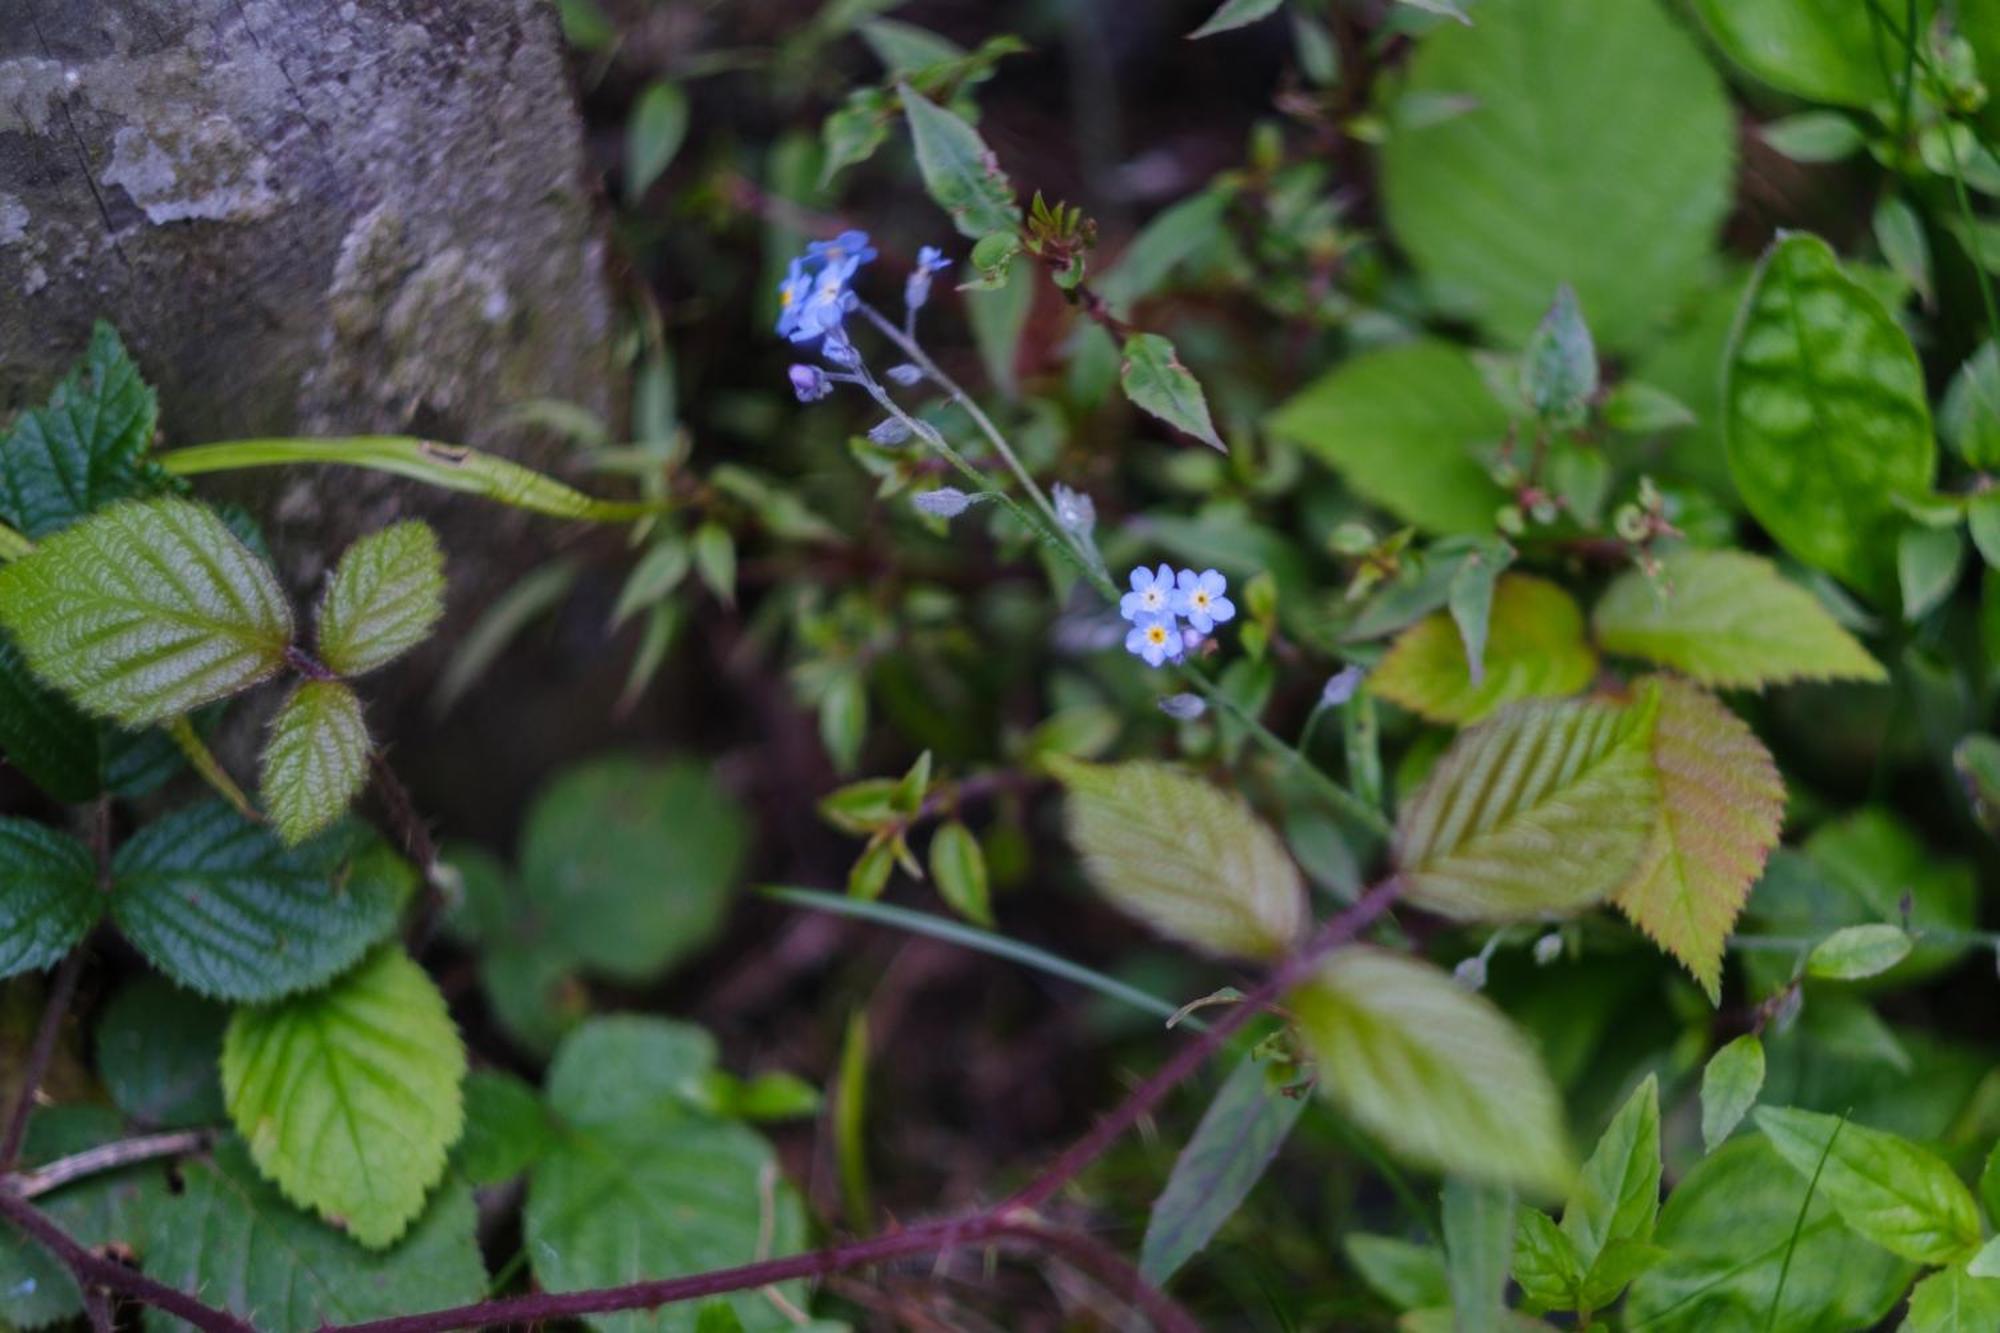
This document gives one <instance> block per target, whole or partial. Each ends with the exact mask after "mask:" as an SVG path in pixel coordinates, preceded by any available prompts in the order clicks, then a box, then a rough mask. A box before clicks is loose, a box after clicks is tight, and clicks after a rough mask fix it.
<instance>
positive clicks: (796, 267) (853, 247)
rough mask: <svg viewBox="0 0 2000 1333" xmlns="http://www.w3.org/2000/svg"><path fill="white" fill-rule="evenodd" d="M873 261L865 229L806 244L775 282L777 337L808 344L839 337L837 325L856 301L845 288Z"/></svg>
mask: <svg viewBox="0 0 2000 1333" xmlns="http://www.w3.org/2000/svg"><path fill="white" fill-rule="evenodd" d="M874 257H875V247H874V246H872V245H870V244H868V233H867V232H865V231H844V232H842V233H840V235H838V236H836V237H834V238H833V239H832V240H830V241H814V242H813V243H812V244H810V245H808V246H807V247H806V252H805V253H804V254H802V255H800V256H798V257H797V258H796V259H794V260H792V262H791V265H790V267H788V268H787V269H786V270H785V280H784V281H783V282H781V283H779V284H778V336H779V337H781V338H789V339H791V340H792V341H793V342H795V343H809V342H813V341H814V340H816V339H819V338H824V337H826V336H827V335H828V334H837V333H839V332H840V321H841V320H843V319H845V318H846V317H847V312H848V311H850V310H852V309H854V304H855V302H856V301H857V300H859V299H860V298H858V297H857V296H855V294H854V293H853V291H852V290H850V289H849V287H848V284H849V283H851V282H853V281H854V275H855V274H856V273H857V272H859V271H860V268H861V266H862V265H863V264H865V263H867V262H868V261H869V260H871V259H873V258H874Z"/></svg>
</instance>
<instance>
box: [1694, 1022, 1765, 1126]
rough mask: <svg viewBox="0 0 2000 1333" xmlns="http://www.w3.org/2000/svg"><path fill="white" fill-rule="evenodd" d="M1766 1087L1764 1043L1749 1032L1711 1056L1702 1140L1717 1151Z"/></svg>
mask: <svg viewBox="0 0 2000 1333" xmlns="http://www.w3.org/2000/svg"><path fill="white" fill-rule="evenodd" d="M1763 1090H1764V1043H1763V1041H1762V1040H1760V1039H1759V1038H1758V1036H1757V1034H1756V1033H1754V1032H1746V1033H1744V1034H1743V1035H1742V1036H1740V1037H1738V1038H1736V1040H1734V1041H1732V1042H1730V1043H1729V1044H1728V1045H1727V1046H1724V1047H1723V1048H1722V1049H1721V1050H1719V1051H1717V1052H1716V1053H1715V1054H1714V1055H1712V1056H1710V1057H1709V1061H1708V1065H1707V1066H1706V1067H1705V1068H1704V1069H1703V1070H1702V1071H1701V1143H1702V1147H1703V1149H1704V1150H1706V1151H1708V1152H1714V1151H1715V1150H1716V1149H1717V1148H1718V1147H1720V1146H1721V1144H1722V1141H1723V1140H1724V1139H1727V1138H1728V1137H1729V1136H1730V1134H1732V1133H1734V1132H1735V1129H1736V1126H1737V1125H1739V1124H1741V1123H1742V1121H1743V1117H1744V1116H1746V1115H1748V1114H1750V1108H1751V1107H1753V1106H1755V1105H1756V1104H1757V1094H1758V1093H1760V1092H1762V1091H1763Z"/></svg>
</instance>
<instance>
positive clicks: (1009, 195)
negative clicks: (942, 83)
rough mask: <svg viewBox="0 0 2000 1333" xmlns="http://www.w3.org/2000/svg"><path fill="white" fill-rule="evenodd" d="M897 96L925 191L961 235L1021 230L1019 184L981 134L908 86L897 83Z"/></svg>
mask: <svg viewBox="0 0 2000 1333" xmlns="http://www.w3.org/2000/svg"><path fill="white" fill-rule="evenodd" d="M896 93H897V95H898V96H899V97H901V98H902V101H903V115H904V116H905V117H906V118H907V119H908V120H909V122H910V138H911V140H912V142H913V143H914V144H915V146H916V152H917V170H918V171H920V172H921V173H922V174H923V178H924V188H925V189H926V190H928V191H929V192H930V196H931V198H932V199H933V200H935V201H936V203H937V205H938V207H940V208H942V209H943V210H944V211H945V212H947V213H949V214H951V220H952V222H953V223H954V224H955V225H956V226H957V227H958V231H959V234H960V235H961V236H969V237H971V238H972V239H973V240H978V239H979V238H980V237H982V236H985V235H986V234H987V233H988V232H995V231H1014V230H1017V229H1018V228H1019V227H1020V225H1021V209H1020V205H1018V204H1017V203H1016V202H1015V201H1014V186H1013V184H1012V182H1010V181H1009V180H1008V179H1007V177H1006V174H1005V173H1004V172H1002V171H1001V170H1000V163H999V159H997V158H995V157H994V156H993V150H992V149H990V148H988V147H987V146H986V142H985V141H984V140H983V139H981V138H980V137H979V132H978V131H977V130H975V129H973V128H972V126H970V125H968V124H966V123H965V122H964V121H963V120H960V119H959V118H958V117H957V116H956V115H954V114H953V113H951V112H950V111H947V110H945V109H944V108H943V107H941V106H939V105H938V104H937V103H935V102H933V101H930V100H929V99H928V98H926V97H924V96H923V94H921V93H919V92H917V91H916V90H915V89H913V88H911V87H910V85H909V84H907V83H899V84H897V85H896Z"/></svg>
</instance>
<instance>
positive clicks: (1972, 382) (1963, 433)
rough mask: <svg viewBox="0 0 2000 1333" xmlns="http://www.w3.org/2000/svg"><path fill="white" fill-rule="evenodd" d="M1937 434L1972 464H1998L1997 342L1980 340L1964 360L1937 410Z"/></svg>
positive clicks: (1982, 467) (1999, 358) (1999, 348)
mask: <svg viewBox="0 0 2000 1333" xmlns="http://www.w3.org/2000/svg"><path fill="white" fill-rule="evenodd" d="M1937 424H1938V434H1940V435H1942V436H1944V438H1945V442H1946V443H1948V444H1949V445H1951V447H1952V448H1954V449H1956V450H1957V451H1958V454H1959V457H1961V458H1963V459H1964V460H1965V461H1966V462H1967V463H1969V464H1971V465H1972V466H1973V467H1976V468H1979V469H1980V470H1982V471H1990V470H1991V469H1993V468H1996V467H2000V344H1995V343H1992V342H1984V343H1981V344H1980V345H1979V350H1978V351H1976V352H1974V353H1973V354H1972V355H1971V356H1969V357H1967V358H1966V359H1965V364H1964V365H1962V366H1960V367H1959V368H1958V373H1957V374H1956V375H1953V376H1952V377H1951V385H1950V387H1948V388H1947V389H1946V390H1945V394H1944V405H1943V406H1942V407H1940V408H1939V409H1938V422H1937Z"/></svg>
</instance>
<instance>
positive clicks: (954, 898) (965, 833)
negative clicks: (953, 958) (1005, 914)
mask: <svg viewBox="0 0 2000 1333" xmlns="http://www.w3.org/2000/svg"><path fill="white" fill-rule="evenodd" d="M930 866H931V881H932V882H933V883H935V884H936V885H937V890H938V896H939V897H941V898H943V899H944V900H945V903H946V904H947V905H948V906H950V908H951V910H952V911H954V912H956V913H958V914H959V915H960V916H962V917H964V918H965V919H966V920H967V921H971V922H974V923H976V924H978V925H982V926H991V925H992V924H993V906H992V902H991V898H990V895H989V893H988V890H987V883H986V854H985V853H984V852H982V851H980V850H979V839H977V838H975V837H973V836H972V830H971V829H969V828H967V827H966V826H965V825H964V824H962V823H960V822H959V821H958V820H956V819H954V820H951V821H949V822H948V823H945V824H942V825H940V826H939V827H938V831H937V832H935V833H933V834H931V849H930Z"/></svg>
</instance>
